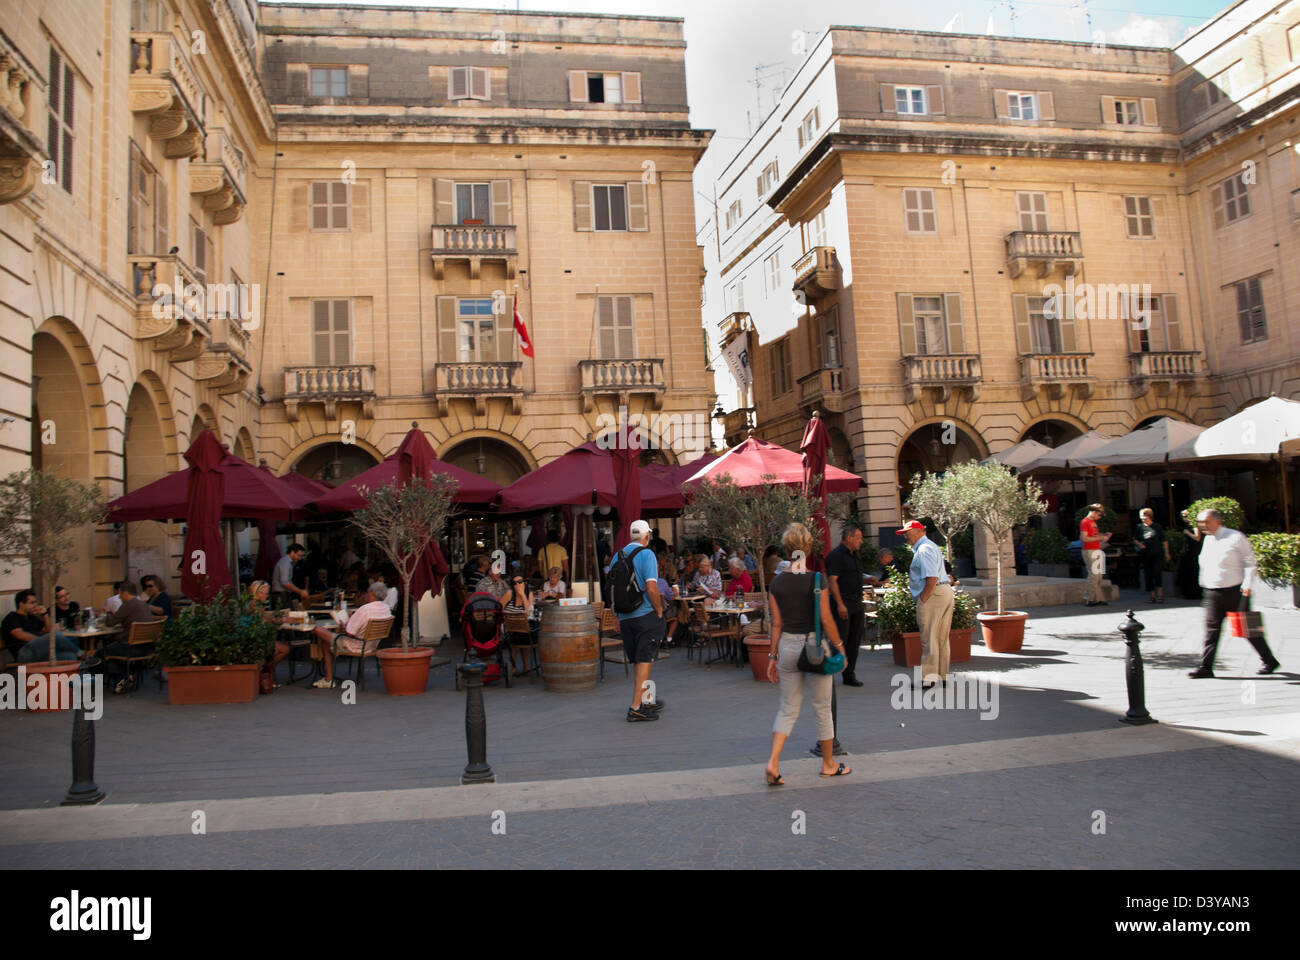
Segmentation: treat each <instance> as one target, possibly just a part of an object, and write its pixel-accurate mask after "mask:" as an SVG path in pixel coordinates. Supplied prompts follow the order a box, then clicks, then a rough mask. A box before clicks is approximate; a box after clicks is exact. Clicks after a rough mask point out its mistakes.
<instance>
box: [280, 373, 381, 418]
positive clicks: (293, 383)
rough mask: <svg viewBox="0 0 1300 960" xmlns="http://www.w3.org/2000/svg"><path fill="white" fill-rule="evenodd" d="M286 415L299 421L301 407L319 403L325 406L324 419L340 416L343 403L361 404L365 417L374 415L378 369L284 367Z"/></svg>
mask: <svg viewBox="0 0 1300 960" xmlns="http://www.w3.org/2000/svg"><path fill="white" fill-rule="evenodd" d="M283 399H284V412H285V415H286V416H287V417H288V418H289V420H290V421H297V419H298V407H299V405H300V404H304V403H319V404H322V405H323V406H324V407H325V419H327V420H333V419H335V418H336V417H337V415H338V405H339V404H340V403H359V404H360V405H361V414H362V416H364V417H366V418H368V419H369V418H373V417H374V415H375V411H374V403H375V368H374V366H373V365H372V364H339V365H331V366H310V367H285V369H284V398H283Z"/></svg>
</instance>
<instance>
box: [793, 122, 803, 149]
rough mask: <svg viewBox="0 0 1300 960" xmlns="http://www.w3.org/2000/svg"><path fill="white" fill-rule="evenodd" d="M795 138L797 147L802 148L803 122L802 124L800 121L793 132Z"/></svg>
mask: <svg viewBox="0 0 1300 960" xmlns="http://www.w3.org/2000/svg"><path fill="white" fill-rule="evenodd" d="M795 139H796V140H797V141H798V143H799V149H800V150H802V149H803V143H804V140H803V124H802V123H801V124H799V129H798V130H797V131H796V132H795Z"/></svg>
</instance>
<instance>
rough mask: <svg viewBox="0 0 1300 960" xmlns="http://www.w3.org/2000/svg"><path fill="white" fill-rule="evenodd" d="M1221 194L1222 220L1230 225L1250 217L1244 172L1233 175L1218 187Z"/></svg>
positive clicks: (1248, 194) (1248, 195)
mask: <svg viewBox="0 0 1300 960" xmlns="http://www.w3.org/2000/svg"><path fill="white" fill-rule="evenodd" d="M1219 187H1220V189H1221V190H1222V193H1223V204H1222V206H1223V220H1224V222H1225V223H1232V222H1234V221H1236V220H1240V219H1241V218H1242V217H1246V216H1249V215H1250V193H1249V191H1248V190H1247V187H1246V178H1245V171H1243V172H1242V173H1238V174H1235V175H1233V176H1231V177H1229V178H1228V179H1227V180H1224V181H1223V183H1221V184H1220V185H1219Z"/></svg>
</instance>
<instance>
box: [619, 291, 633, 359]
mask: <svg viewBox="0 0 1300 960" xmlns="http://www.w3.org/2000/svg"><path fill="white" fill-rule="evenodd" d="M614 307H615V316H616V318H617V322H618V327H617V330H618V351H619V352H618V354H617V356H620V357H635V356H636V329H635V327H634V326H633V317H632V298H631V297H615V298H614Z"/></svg>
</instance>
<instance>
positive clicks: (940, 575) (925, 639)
mask: <svg viewBox="0 0 1300 960" xmlns="http://www.w3.org/2000/svg"><path fill="white" fill-rule="evenodd" d="M895 532H897V533H900V534H902V535H903V536H904V537H906V538H907V542H908V543H909V544H910V545H911V547H912V566H911V567H910V568H909V570H908V573H907V586H908V589H910V590H911V591H912V596H913V597H915V598H916V624H917V627H918V628H919V629H920V631H921V658H922V660H921V689H922V690H928V689H929V688H930V687H933V686H934V683H935V681H936V680H938V681H940V682H942V683H943V684H945V685H947V683H948V630H949V629H950V628H951V627H952V608H953V592H952V578H951V577H950V576H948V571H947V570H945V569H944V567H943V553H942V552H940V550H939V547H938V545H937V544H936V543H935V542H934V541H933V540H931V539H930V538H929V537H927V536H926V535H925V525H924V524H923V523H921V522H920V521H919V520H909V521H907V523H905V524H903V528H902V529H901V530H898V531H895Z"/></svg>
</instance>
